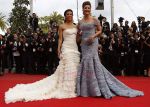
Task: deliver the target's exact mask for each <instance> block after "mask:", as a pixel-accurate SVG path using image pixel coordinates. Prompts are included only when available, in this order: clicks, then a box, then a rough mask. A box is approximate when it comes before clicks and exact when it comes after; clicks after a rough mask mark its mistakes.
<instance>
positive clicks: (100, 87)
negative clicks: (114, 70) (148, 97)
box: [76, 19, 144, 99]
mask: <svg viewBox="0 0 150 107" xmlns="http://www.w3.org/2000/svg"><path fill="white" fill-rule="evenodd" d="M97 24H99V21H98V20H97V19H95V20H94V21H93V22H83V21H80V22H79V29H80V30H81V31H82V39H81V40H82V42H81V50H82V54H81V55H82V59H81V64H80V66H79V70H78V74H77V90H76V91H77V95H78V96H83V97H88V96H93V97H96V96H103V97H104V98H106V99H110V98H112V97H113V96H116V95H118V96H126V97H136V96H143V95H144V93H143V92H142V91H138V90H134V89H131V88H129V87H128V86H126V85H125V84H123V83H122V82H121V81H119V80H118V79H117V78H115V77H114V76H113V75H112V74H111V73H110V72H109V71H108V70H107V69H106V68H105V67H104V66H103V65H102V64H101V62H100V60H99V56H98V39H95V40H94V41H93V43H91V44H88V43H87V42H86V40H87V38H88V37H89V36H91V35H92V34H94V33H95V29H96V25H97Z"/></svg>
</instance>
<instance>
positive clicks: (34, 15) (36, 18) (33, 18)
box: [29, 13, 39, 32]
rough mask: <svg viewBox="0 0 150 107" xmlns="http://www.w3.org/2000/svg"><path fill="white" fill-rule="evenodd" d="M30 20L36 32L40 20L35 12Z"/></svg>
mask: <svg viewBox="0 0 150 107" xmlns="http://www.w3.org/2000/svg"><path fill="white" fill-rule="evenodd" d="M29 22H30V26H31V28H32V30H33V31H34V32H36V29H37V28H38V22H39V20H38V17H37V16H36V14H35V13H33V14H32V16H30V19H29Z"/></svg>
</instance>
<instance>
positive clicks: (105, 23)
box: [102, 17, 110, 36]
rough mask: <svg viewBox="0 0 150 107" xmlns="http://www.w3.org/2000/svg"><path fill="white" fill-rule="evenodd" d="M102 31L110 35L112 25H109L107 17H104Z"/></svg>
mask: <svg viewBox="0 0 150 107" xmlns="http://www.w3.org/2000/svg"><path fill="white" fill-rule="evenodd" d="M102 31H103V33H104V34H105V35H107V36H109V33H110V25H109V22H107V19H106V17H103V19H102Z"/></svg>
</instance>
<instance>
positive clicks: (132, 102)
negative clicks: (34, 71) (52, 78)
mask: <svg viewBox="0 0 150 107" xmlns="http://www.w3.org/2000/svg"><path fill="white" fill-rule="evenodd" d="M44 77H46V76H44V75H25V74H6V75H4V76H2V77H0V107H150V78H148V77H117V78H118V79H119V80H121V81H122V82H124V83H125V84H127V85H128V86H130V87H132V88H134V89H138V90H142V91H144V93H145V96H143V97H136V98H125V97H118V96H117V97H114V98H112V99H111V100H106V99H104V98H82V97H77V98H72V99H61V100H60V99H49V100H44V101H34V102H17V103H13V104H5V102H4V92H5V91H7V90H8V88H10V87H13V86H14V85H15V84H17V83H30V82H34V81H37V80H39V79H42V78H44Z"/></svg>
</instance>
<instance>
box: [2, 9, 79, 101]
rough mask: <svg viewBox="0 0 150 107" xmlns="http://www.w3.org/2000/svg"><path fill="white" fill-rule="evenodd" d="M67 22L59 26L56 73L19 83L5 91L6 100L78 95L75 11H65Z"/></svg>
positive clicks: (33, 99) (29, 99) (32, 99)
mask: <svg viewBox="0 0 150 107" xmlns="http://www.w3.org/2000/svg"><path fill="white" fill-rule="evenodd" d="M64 16H65V23H64V24H62V25H60V27H59V43H58V44H59V45H58V55H59V57H60V61H59V65H58V67H57V69H56V71H55V73H54V74H53V75H51V76H49V77H47V78H44V79H42V80H39V81H37V82H34V83H29V84H17V85H16V86H15V87H13V88H10V89H9V90H8V91H7V92H6V93H5V102H6V103H14V102H17V101H25V102H27V101H35V100H44V99H50V98H59V99H61V98H73V97H76V93H75V89H76V88H75V86H76V77H77V76H76V75H77V69H78V64H79V61H80V53H79V52H78V47H77V44H76V34H77V28H76V26H75V25H74V24H73V11H72V10H71V9H68V10H66V11H65V13H64Z"/></svg>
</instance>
